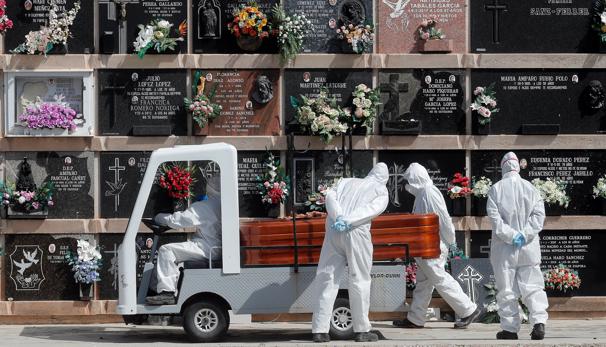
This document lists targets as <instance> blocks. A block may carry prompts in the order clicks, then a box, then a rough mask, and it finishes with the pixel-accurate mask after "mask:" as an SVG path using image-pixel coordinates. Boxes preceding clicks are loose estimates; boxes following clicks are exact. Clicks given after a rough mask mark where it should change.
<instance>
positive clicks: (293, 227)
mask: <svg viewBox="0 0 606 347" xmlns="http://www.w3.org/2000/svg"><path fill="white" fill-rule="evenodd" d="M197 161H212V162H214V163H215V164H216V165H217V166H218V167H219V168H220V170H219V174H220V181H221V226H222V245H221V252H220V253H221V256H220V257H213V259H211V261H210V262H184V263H183V264H182V266H181V274H180V279H179V284H178V296H177V299H176V304H175V305H162V306H151V305H146V304H145V297H146V296H147V295H148V293H149V290H150V281H151V278H152V275H153V274H154V271H155V269H154V266H155V264H154V262H153V258H154V257H151V259H152V260H150V262H148V263H146V264H145V267H144V269H143V276H142V279H141V283H137V274H136V266H137V254H136V247H135V238H136V236H137V232H138V231H139V226H140V223H141V222H143V223H144V224H145V225H146V226H148V227H149V228H150V229H152V231H153V232H154V245H153V247H152V255H154V254H155V252H156V249H157V245H158V241H159V238H160V237H162V236H161V234H162V233H163V232H165V231H166V230H167V228H166V227H162V226H158V225H155V224H154V223H153V222H152V221H150V220H142V217H143V211H144V209H145V206H146V203H147V200H148V198H149V194H150V190H151V189H152V185H153V184H154V177H155V175H156V171H157V169H158V168H159V167H160V166H161V165H162V164H164V163H168V162H197ZM238 211H239V205H238V177H237V151H236V149H235V148H234V147H233V146H231V145H228V144H224V143H217V144H209V145H195V146H178V147H175V148H165V149H159V150H156V151H154V152H153V153H152V155H151V158H150V160H149V163H148V166H147V170H146V172H145V175H144V177H143V181H142V183H141V187H140V190H139V194H138V196H137V200H136V203H135V206H134V209H133V212H132V215H131V218H130V220H129V222H128V226H127V229H126V233H125V235H124V240H123V242H122V244H121V245H120V249H119V295H120V296H119V300H118V307H117V312H118V313H119V314H121V315H123V316H124V319H125V322H127V323H135V324H143V323H144V322H145V321H146V319H147V318H148V317H150V316H154V315H158V316H174V317H180V318H181V321H182V324H183V328H184V329H185V331H186V332H187V335H188V336H189V338H190V339H191V340H193V341H196V342H212V341H216V340H218V339H220V338H222V337H223V336H224V335H225V334H226V332H227V330H228V328H229V313H228V311H229V310H231V311H233V313H235V314H255V313H258V314H262V313H265V314H267V313H311V312H312V311H313V304H314V301H315V294H314V291H315V290H314V286H313V285H312V282H313V280H314V277H315V272H316V266H317V262H318V259H319V254H320V249H321V246H322V241H323V238H324V219H322V218H318V219H308V220H296V221H293V220H272V221H257V222H246V223H240V221H239V215H238ZM371 233H372V238H373V244H374V260H375V263H374V266H373V269H372V278H373V280H372V288H371V298H370V311H371V312H402V311H405V310H406V303H405V297H406V276H405V270H404V266H402V261H401V260H402V259H407V258H408V257H411V256H414V257H424V258H434V257H437V256H438V255H439V253H440V248H439V234H438V217H437V216H435V215H404V214H399V215H383V216H380V217H378V218H377V219H376V220H375V221H373V224H372V230H371ZM395 260H398V261H395ZM347 286H348V281H347V276H344V278H342V279H341V286H340V288H341V289H340V292H339V295H338V297H337V300H336V301H335V305H334V310H333V317H332V319H331V329H330V333H331V335H332V336H333V338H336V339H339V338H342V339H343V338H350V337H351V336H353V329H352V318H351V313H350V310H349V301H348V294H347ZM137 288H138V290H137Z"/></svg>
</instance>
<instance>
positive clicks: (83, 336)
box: [0, 320, 606, 347]
mask: <svg viewBox="0 0 606 347" xmlns="http://www.w3.org/2000/svg"><path fill="white" fill-rule="evenodd" d="M373 326H374V328H375V329H378V330H379V331H381V332H382V333H383V335H385V337H386V338H387V340H382V341H379V342H378V343H369V344H356V343H354V342H353V341H335V342H331V343H330V344H329V345H330V346H349V345H355V346H364V345H368V346H432V347H437V346H464V345H465V346H494V345H500V346H526V345H541V346H606V320H574V321H571V320H554V321H549V323H548V329H547V338H546V339H545V340H543V341H531V340H530V337H529V333H530V326H529V325H524V326H523V328H522V331H521V332H520V334H519V335H520V338H521V339H520V340H518V341H505V342H502V341H496V340H495V339H494V336H495V333H496V332H497V331H498V329H499V327H498V325H495V324H492V325H485V324H473V325H472V326H471V328H470V329H468V330H454V329H452V323H433V322H432V323H428V324H427V327H428V328H425V329H422V330H421V329H419V330H417V329H415V330H405V329H398V328H394V327H392V326H391V322H374V323H373ZM309 329H310V325H309V324H308V323H249V324H232V326H231V328H230V330H229V333H228V334H229V336H228V337H227V338H226V340H225V341H223V342H221V343H217V344H209V346H210V345H212V346H234V347H236V346H264V347H268V346H314V347H318V346H322V345H321V344H313V343H310V341H309V339H310V331H309ZM0 336H1V338H0V346H37V347H39V346H44V347H51V346H84V345H86V346H107V345H119V346H133V347H134V346H149V345H150V344H154V345H157V346H179V345H184V344H189V342H188V340H187V338H186V336H185V333H184V332H183V330H182V329H181V328H178V327H158V326H136V327H135V326H125V325H121V324H102V325H39V326H10V325H5V326H0Z"/></svg>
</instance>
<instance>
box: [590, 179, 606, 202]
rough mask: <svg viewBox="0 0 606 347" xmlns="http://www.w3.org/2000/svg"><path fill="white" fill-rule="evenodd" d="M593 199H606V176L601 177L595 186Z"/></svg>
mask: <svg viewBox="0 0 606 347" xmlns="http://www.w3.org/2000/svg"><path fill="white" fill-rule="evenodd" d="M593 198H594V199H597V198H602V199H606V175H604V176H602V177H600V178H599V179H598V182H597V183H596V185H595V186H593Z"/></svg>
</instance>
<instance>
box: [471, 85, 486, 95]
mask: <svg viewBox="0 0 606 347" xmlns="http://www.w3.org/2000/svg"><path fill="white" fill-rule="evenodd" d="M482 93H484V88H483V87H476V89H475V90H474V91H473V94H474V95H480V94H482Z"/></svg>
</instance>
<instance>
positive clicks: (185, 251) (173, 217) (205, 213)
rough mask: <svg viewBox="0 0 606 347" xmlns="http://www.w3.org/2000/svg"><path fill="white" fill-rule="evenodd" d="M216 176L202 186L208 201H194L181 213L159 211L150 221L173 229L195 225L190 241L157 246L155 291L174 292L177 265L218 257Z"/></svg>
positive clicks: (218, 233) (219, 236)
mask: <svg viewBox="0 0 606 347" xmlns="http://www.w3.org/2000/svg"><path fill="white" fill-rule="evenodd" d="M219 192H220V179H219V177H218V175H217V176H216V177H213V178H211V179H210V180H209V182H208V183H207V185H206V195H207V196H208V200H203V201H197V202H195V203H193V204H192V205H191V206H190V207H189V208H188V209H187V210H185V211H183V212H175V213H173V214H169V213H160V214H158V215H157V216H156V217H155V218H154V220H155V221H156V223H158V224H161V225H167V226H169V227H171V228H173V229H178V228H188V227H196V228H197V230H196V233H195V234H194V235H193V236H192V238H191V240H190V241H185V242H178V243H169V244H166V245H163V246H162V247H160V249H159V251H158V263H157V270H158V271H157V280H158V285H157V290H156V291H157V292H158V293H161V292H163V291H164V292H173V293H174V292H176V290H177V281H178V280H179V267H178V264H179V263H181V262H184V261H192V260H198V261H201V260H202V261H203V260H209V259H211V255H212V260H217V259H221V194H220V193H219Z"/></svg>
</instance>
